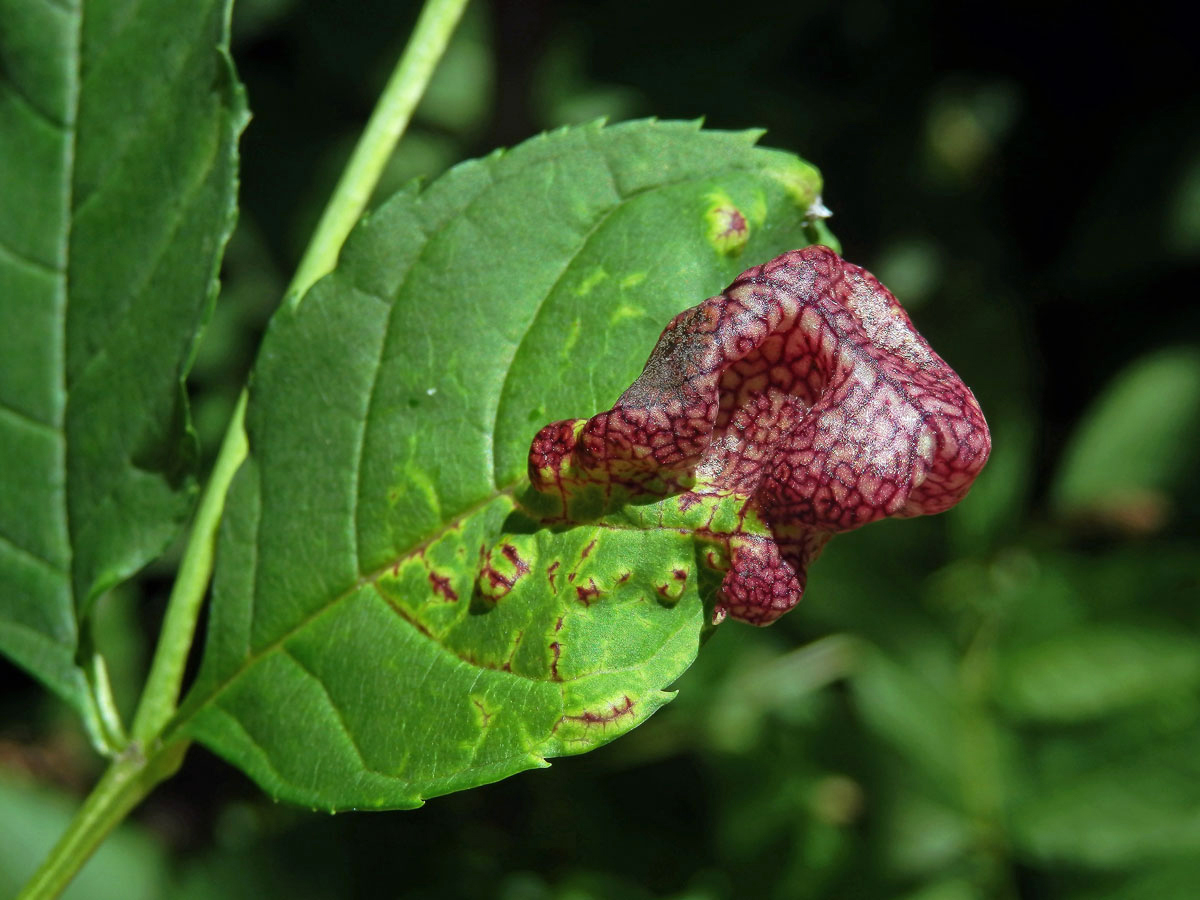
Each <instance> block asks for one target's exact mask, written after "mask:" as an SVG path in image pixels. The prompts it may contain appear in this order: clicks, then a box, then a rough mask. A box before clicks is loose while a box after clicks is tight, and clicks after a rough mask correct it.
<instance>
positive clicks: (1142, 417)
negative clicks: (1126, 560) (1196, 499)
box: [1052, 347, 1200, 531]
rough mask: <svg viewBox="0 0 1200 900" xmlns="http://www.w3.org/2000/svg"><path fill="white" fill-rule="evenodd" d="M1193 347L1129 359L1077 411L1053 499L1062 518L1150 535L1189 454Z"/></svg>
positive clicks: (1197, 360) (1198, 383)
mask: <svg viewBox="0 0 1200 900" xmlns="http://www.w3.org/2000/svg"><path fill="white" fill-rule="evenodd" d="M1198 437H1200V350H1197V349H1195V348H1193V347H1173V348H1168V349H1164V350H1157V351H1155V352H1154V353H1151V354H1148V355H1147V356H1144V357H1141V358H1140V359H1138V360H1135V361H1134V362H1133V363H1131V364H1130V365H1129V366H1127V367H1126V368H1125V369H1124V370H1123V371H1121V372H1119V373H1117V375H1116V376H1114V378H1113V380H1112V382H1111V383H1110V384H1109V386H1108V387H1107V389H1106V390H1105V391H1104V393H1103V394H1101V396H1100V397H1099V398H1098V399H1097V400H1096V401H1095V402H1094V403H1093V404H1092V406H1091V408H1090V409H1089V410H1088V412H1087V413H1085V414H1084V417H1083V420H1082V422H1081V424H1080V425H1079V426H1078V428H1077V430H1076V433H1075V435H1074V437H1073V439H1072V441H1071V444H1070V446H1069V447H1068V448H1067V450H1066V452H1065V453H1064V454H1063V463H1062V467H1061V468H1060V470H1059V473H1058V479H1057V481H1056V483H1055V484H1054V488H1053V492H1052V497H1053V500H1054V503H1055V505H1056V506H1057V508H1058V509H1059V510H1060V511H1062V512H1065V513H1072V514H1076V515H1079V514H1085V515H1091V516H1095V517H1098V518H1101V519H1103V520H1104V521H1107V522H1111V523H1113V524H1116V525H1118V526H1123V527H1125V528H1127V529H1131V530H1134V531H1145V530H1151V531H1153V530H1157V528H1158V527H1160V526H1161V525H1162V523H1163V521H1164V519H1166V518H1167V517H1169V516H1170V514H1171V512H1172V505H1173V504H1172V499H1173V493H1174V491H1175V489H1176V488H1177V487H1179V485H1180V483H1181V478H1182V477H1184V473H1185V471H1186V469H1187V467H1188V465H1189V464H1190V463H1191V462H1192V461H1193V460H1194V459H1195V456H1196V440H1197V438H1198Z"/></svg>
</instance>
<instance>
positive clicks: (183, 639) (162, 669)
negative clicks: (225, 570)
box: [130, 390, 246, 746]
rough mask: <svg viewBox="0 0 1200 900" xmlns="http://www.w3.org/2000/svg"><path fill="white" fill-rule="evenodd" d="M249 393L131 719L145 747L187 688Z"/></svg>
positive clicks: (240, 451) (203, 505)
mask: <svg viewBox="0 0 1200 900" xmlns="http://www.w3.org/2000/svg"><path fill="white" fill-rule="evenodd" d="M245 419H246V391H245V390H243V391H242V393H241V396H240V397H238V401H237V406H236V407H234V410H233V415H232V416H231V417H230V420H229V427H228V428H227V429H226V431H225V438H224V440H222V441H221V449H220V451H219V452H218V453H217V461H216V463H215V464H214V465H213V470H212V474H211V475H210V476H209V479H208V484H207V485H206V486H205V488H204V496H203V497H201V498H200V506H199V507H198V508H197V510H196V518H195V519H194V520H193V522H192V531H191V534H190V535H188V543H187V547H186V549H185V550H184V551H183V560H182V561H181V562H180V564H179V572H178V574H176V576H175V584H174V585H172V587H171V597H170V599H169V600H168V601H167V614H166V617H165V618H164V619H163V625H162V632H161V633H160V634H159V636H158V646H157V647H156V648H155V651H154V662H153V663H152V664H151V666H150V674H149V675H148V676H147V678H146V686H145V688H144V689H143V691H142V699H141V701H140V702H139V703H138V709H137V714H136V715H135V716H134V718H133V727H132V729H131V733H130V735H131V737H132V738H133V740H134V741H137V742H139V743H141V744H142V745H143V746H146V745H147V744H148V743H149V742H150V741H151V740H152V739H153V738H154V737H155V736H156V735H158V733H159V732H161V731H162V729H163V726H164V725H166V724H167V721H168V720H169V719H170V718H171V716H172V715H173V714H174V712H175V707H176V705H177V704H178V703H179V690H180V687H181V686H182V684H183V669H184V666H185V665H186V664H187V657H188V651H189V650H190V649H191V646H192V639H193V638H194V637H195V634H196V621H197V620H198V619H199V618H200V608H201V606H202V605H203V603H204V594H205V592H206V591H207V590H208V580H209V576H210V575H211V574H212V569H213V551H214V550H215V544H216V539H217V526H218V525H219V524H220V522H221V513H223V512H224V511H225V495H226V493H227V492H228V490H229V483H230V482H231V481H233V476H234V473H235V472H237V470H238V466H240V465H241V464H242V460H244V459H245V458H246V429H245Z"/></svg>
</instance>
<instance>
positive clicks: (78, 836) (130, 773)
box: [17, 741, 187, 900]
mask: <svg viewBox="0 0 1200 900" xmlns="http://www.w3.org/2000/svg"><path fill="white" fill-rule="evenodd" d="M186 750H187V742H186V741H177V742H175V743H172V744H169V745H167V746H160V747H159V748H158V749H157V751H156V752H155V754H154V755H153V756H151V757H142V756H140V755H137V754H135V753H133V752H127V753H126V754H125V755H123V756H121V757H119V758H118V759H116V760H114V761H113V763H112V765H110V766H109V767H108V770H107V771H106V772H105V773H104V777H102V778H101V779H100V781H99V782H98V783H97V784H96V787H95V788H93V789H92V792H91V794H89V795H88V798H87V800H85V801H84V804H83V806H81V807H80V808H79V811H78V812H77V813H76V814H75V818H74V819H72V820H71V825H70V827H69V828H67V830H66V831H65V832H64V833H63V836H62V837H61V838H59V839H58V843H57V844H55V846H54V849H53V850H52V851H51V852H50V855H49V856H47V857H46V859H45V861H44V862H43V863H42V865H41V867H40V868H39V869H38V870H37V871H36V872H35V873H34V874H33V877H32V878H30V879H29V882H28V883H27V884H26V885H25V887H24V888H23V889H22V891H21V893H20V894H18V895H17V900H34V898H38V900H41V898H46V897H57V896H58V895H59V894H61V893H62V891H63V890H64V889H65V888H66V886H67V885H68V884H69V883H70V881H71V879H72V878H74V877H75V874H76V873H77V872H78V871H79V870H80V869H81V868H83V864H84V863H85V862H87V861H88V859H89V858H90V857H91V855H92V853H94V852H95V850H96V848H97V847H98V846H99V845H100V842H101V841H102V840H104V838H105V837H106V836H107V835H108V833H109V832H110V831H112V829H113V828H115V827H116V826H117V825H118V824H119V823H120V822H121V820H122V819H124V818H125V816H126V815H128V813H129V811H130V810H131V809H133V808H134V807H135V806H137V804H138V803H139V802H140V801H141V800H142V798H143V797H145V796H146V795H147V794H148V793H150V791H151V790H152V789H153V788H154V786H155V785H157V784H158V783H159V782H161V781H164V780H166V779H167V778H169V777H170V776H171V775H173V774H174V773H175V771H176V770H177V769H178V768H179V765H180V763H182V762H183V755H184V752H185V751H186Z"/></svg>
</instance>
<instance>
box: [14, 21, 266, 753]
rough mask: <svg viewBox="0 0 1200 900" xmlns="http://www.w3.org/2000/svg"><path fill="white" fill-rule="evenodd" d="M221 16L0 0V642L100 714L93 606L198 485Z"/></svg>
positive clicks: (217, 176)
mask: <svg viewBox="0 0 1200 900" xmlns="http://www.w3.org/2000/svg"><path fill="white" fill-rule="evenodd" d="M227 15H228V3H227V2H224V0H202V2H195V3H186V4H179V3H166V2H149V0H148V2H144V3H141V4H138V5H137V8H136V10H135V9H133V8H131V7H130V4H129V3H127V2H121V0H88V2H86V3H80V2H77V0H62V2H28V0H0V22H3V23H4V24H3V28H2V29H0V196H3V197H4V202H3V203H0V359H2V360H3V361H4V362H3V365H0V446H2V447H3V448H4V467H3V472H2V475H0V478H2V480H0V651H3V652H4V653H5V654H7V655H8V656H9V657H11V658H12V659H13V660H15V661H16V662H17V663H18V664H20V665H22V666H24V667H25V668H26V669H28V670H29V671H30V672H32V673H33V674H34V675H35V676H37V677H38V678H39V679H41V680H42V681H43V682H45V683H46V684H47V685H48V686H50V687H51V688H52V689H53V690H55V691H56V692H57V693H58V694H59V695H61V696H62V697H63V698H65V699H66V700H67V701H69V702H70V703H71V704H72V705H74V706H75V707H76V708H77V709H78V710H80V711H81V712H82V713H84V715H85V718H86V719H87V720H88V722H89V725H90V726H91V728H92V730H93V733H96V731H97V729H98V728H99V725H98V721H97V716H98V713H97V712H96V711H95V710H96V701H94V700H93V699H92V689H91V688H90V687H89V677H94V676H89V675H88V674H86V671H91V670H92V663H91V662H90V661H88V660H86V656H87V655H88V654H87V649H86V644H87V640H86V627H85V625H86V618H87V615H88V613H89V610H90V607H91V604H92V602H93V601H94V600H95V598H96V597H97V596H99V595H100V594H102V593H103V592H104V591H106V590H108V589H109V588H111V587H113V586H114V585H116V584H118V583H120V582H121V581H123V580H124V579H126V578H128V577H129V576H130V575H132V574H133V573H134V572H136V571H137V570H138V569H139V568H141V567H142V566H143V565H145V564H146V562H147V561H149V560H151V559H153V558H154V557H155V556H157V555H158V554H159V553H161V552H162V550H163V548H164V547H165V546H166V545H167V543H168V542H170V541H171V540H172V538H173V537H174V536H175V535H176V534H177V532H178V530H179V528H180V525H181V523H182V522H183V520H184V519H185V517H186V516H187V514H188V511H189V509H190V505H191V502H192V495H193V492H194V489H193V483H192V480H191V476H190V462H191V459H192V457H194V455H195V454H194V449H193V444H194V441H193V440H192V438H191V436H190V435H189V433H188V431H187V424H186V423H187V411H186V405H185V400H184V393H183V386H182V379H183V376H184V374H185V373H186V371H187V368H188V366H189V364H190V360H191V357H192V353H193V350H194V346H195V343H196V337H197V333H198V330H199V328H200V326H201V325H202V323H203V322H204V320H205V319H206V318H207V317H208V314H209V311H210V309H211V305H212V300H213V297H214V296H215V292H216V272H217V267H218V264H219V260H220V256H221V250H222V247H223V245H224V243H225V239H226V237H227V236H228V233H229V230H230V228H231V226H232V222H233V210H234V191H235V182H236V167H235V161H236V157H235V143H236V139H237V134H238V132H239V130H240V128H241V126H242V123H243V121H244V119H245V114H244V111H243V105H242V100H241V95H240V92H239V89H238V87H237V85H236V82H235V81H234V77H233V72H232V68H231V65H230V62H229V59H228V57H227V55H226V52H225V47H226V19H227ZM81 645H82V649H81ZM85 670H86V671H85Z"/></svg>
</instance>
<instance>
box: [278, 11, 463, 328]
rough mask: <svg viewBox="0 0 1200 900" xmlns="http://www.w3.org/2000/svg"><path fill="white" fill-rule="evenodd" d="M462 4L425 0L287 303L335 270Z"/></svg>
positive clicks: (406, 124) (448, 37) (423, 88)
mask: <svg viewBox="0 0 1200 900" xmlns="http://www.w3.org/2000/svg"><path fill="white" fill-rule="evenodd" d="M466 6H467V0H426V3H425V6H424V8H423V9H422V10H421V15H420V17H419V18H418V19H417V24H416V27H415V28H414V29H413V33H412V37H411V38H409V41H408V46H407V47H405V48H404V54H403V55H402V56H401V57H400V62H399V64H398V65H397V66H396V68H395V70H394V71H393V72H392V76H391V78H389V79H388V83H387V86H386V87H385V88H384V89H383V94H382V95H381V96H380V98H379V101H378V102H377V103H376V104H375V110H374V111H373V112H372V113H371V118H370V120H369V121H368V122H367V127H366V129H365V130H364V131H363V134H362V137H361V138H359V140H358V145H357V146H356V147H355V148H354V153H353V154H352V155H351V157H350V161H349V162H348V163H347V164H346V168H345V169H344V170H343V171H342V177H341V179H340V180H339V181H338V184H337V187H336V188H335V189H334V192H333V197H331V198H330V201H329V204H328V205H327V206H326V207H325V211H324V212H323V213H322V214H321V220H320V221H319V222H318V223H317V229H316V231H314V232H313V236H312V240H310V241H309V244H308V248H307V249H306V250H305V251H304V257H303V258H302V259H301V260H300V265H299V266H298V267H297V268H296V274H295V276H294V277H293V278H292V283H291V284H289V285H288V289H287V292H286V293H285V294H284V302H285V303H290V304H293V305H295V304H296V303H299V302H300V298H301V297H303V296H304V292H305V291H307V290H308V289H309V288H310V287H312V286H313V283H314V282H316V281H317V279H319V278H321V277H323V276H324V275H327V274H328V273H329V272H331V271H333V267H334V265H335V264H336V263H337V257H338V254H339V253H340V252H341V250H342V244H343V243H345V241H346V236H347V235H348V234H349V233H350V229H352V228H353V227H354V223H355V222H357V221H358V220H359V218H360V217H361V216H362V214H363V211H364V210H365V209H366V208H367V202H368V201H369V200H370V199H371V192H372V191H373V190H374V189H375V185H376V184H378V183H379V176H380V175H381V174H382V173H383V168H384V166H385V165H387V161H388V159H389V158H391V155H392V152H393V151H394V150H395V148H396V143H397V142H398V141H399V140H400V136H401V135H402V134H404V129H405V128H407V127H408V123H409V120H410V119H411V118H412V114H413V111H414V110H415V109H416V108H417V103H418V102H419V101H420V99H421V95H422V94H424V93H425V88H426V87H427V86H428V85H429V79H430V78H432V77H433V70H434V68H435V67H436V66H437V63H438V60H440V59H441V57H442V53H443V52H444V51H445V49H446V45H447V44H448V43H449V41H450V36H451V35H452V34H453V33H454V29H455V27H456V26H457V25H458V21H459V19H460V18H462V14H463V10H464V9H465V8H466Z"/></svg>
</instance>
